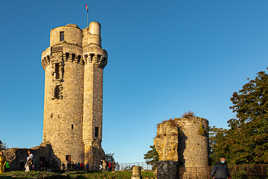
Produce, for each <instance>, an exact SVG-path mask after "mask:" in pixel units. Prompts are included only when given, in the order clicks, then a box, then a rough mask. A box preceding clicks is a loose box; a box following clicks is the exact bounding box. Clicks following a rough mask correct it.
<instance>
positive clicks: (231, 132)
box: [210, 71, 268, 164]
mask: <svg viewBox="0 0 268 179" xmlns="http://www.w3.org/2000/svg"><path fill="white" fill-rule="evenodd" d="M231 101H232V103H233V105H232V106H231V107H230V109H231V110H232V111H233V112H234V113H235V114H236V118H235V119H230V120H229V121H228V126H229V129H219V128H216V127H213V128H211V129H210V152H211V155H210V156H211V159H212V160H213V161H216V160H217V158H218V157H219V156H220V155H223V154H224V155H225V156H226V157H227V159H228V160H229V162H230V163H232V164H245V163H251V164H253V163H256V164H257V163H268V74H267V71H261V72H259V73H258V74H257V77H256V78H255V79H253V80H249V81H248V82H247V83H246V84H245V85H244V86H243V87H242V89H241V90H239V91H238V92H234V93H233V95H232V97H231Z"/></svg>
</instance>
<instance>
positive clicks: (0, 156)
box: [0, 151, 6, 174]
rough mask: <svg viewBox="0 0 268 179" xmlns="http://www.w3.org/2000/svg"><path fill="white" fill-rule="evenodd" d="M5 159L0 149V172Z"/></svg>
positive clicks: (2, 170) (2, 169)
mask: <svg viewBox="0 0 268 179" xmlns="http://www.w3.org/2000/svg"><path fill="white" fill-rule="evenodd" d="M5 163H6V159H5V156H4V154H3V152H2V151H0V174H1V173H3V172H4V169H5Z"/></svg>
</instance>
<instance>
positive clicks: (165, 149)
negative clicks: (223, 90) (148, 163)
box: [154, 115, 208, 178]
mask: <svg viewBox="0 0 268 179" xmlns="http://www.w3.org/2000/svg"><path fill="white" fill-rule="evenodd" d="M154 146H155V148H156V151H157V152H158V154H159V160H160V161H173V162H176V163H177V164H178V166H180V167H183V168H184V172H183V174H182V173H181V175H183V177H182V178H194V176H202V177H203V176H207V174H208V120H206V119H204V118H200V117H197V116H193V115H188V116H186V117H182V118H175V119H174V120H173V119H170V120H167V121H164V122H162V123H160V124H158V125H157V136H156V137H155V139H154Z"/></svg>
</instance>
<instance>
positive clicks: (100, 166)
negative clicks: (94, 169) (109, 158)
mask: <svg viewBox="0 0 268 179" xmlns="http://www.w3.org/2000/svg"><path fill="white" fill-rule="evenodd" d="M99 170H100V171H102V160H101V161H100V163H99Z"/></svg>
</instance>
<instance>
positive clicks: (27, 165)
mask: <svg viewBox="0 0 268 179" xmlns="http://www.w3.org/2000/svg"><path fill="white" fill-rule="evenodd" d="M27 154H28V157H27V159H26V163H25V172H29V171H30V170H31V169H32V168H31V167H32V165H33V154H32V153H31V151H30V150H28V151H27Z"/></svg>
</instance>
